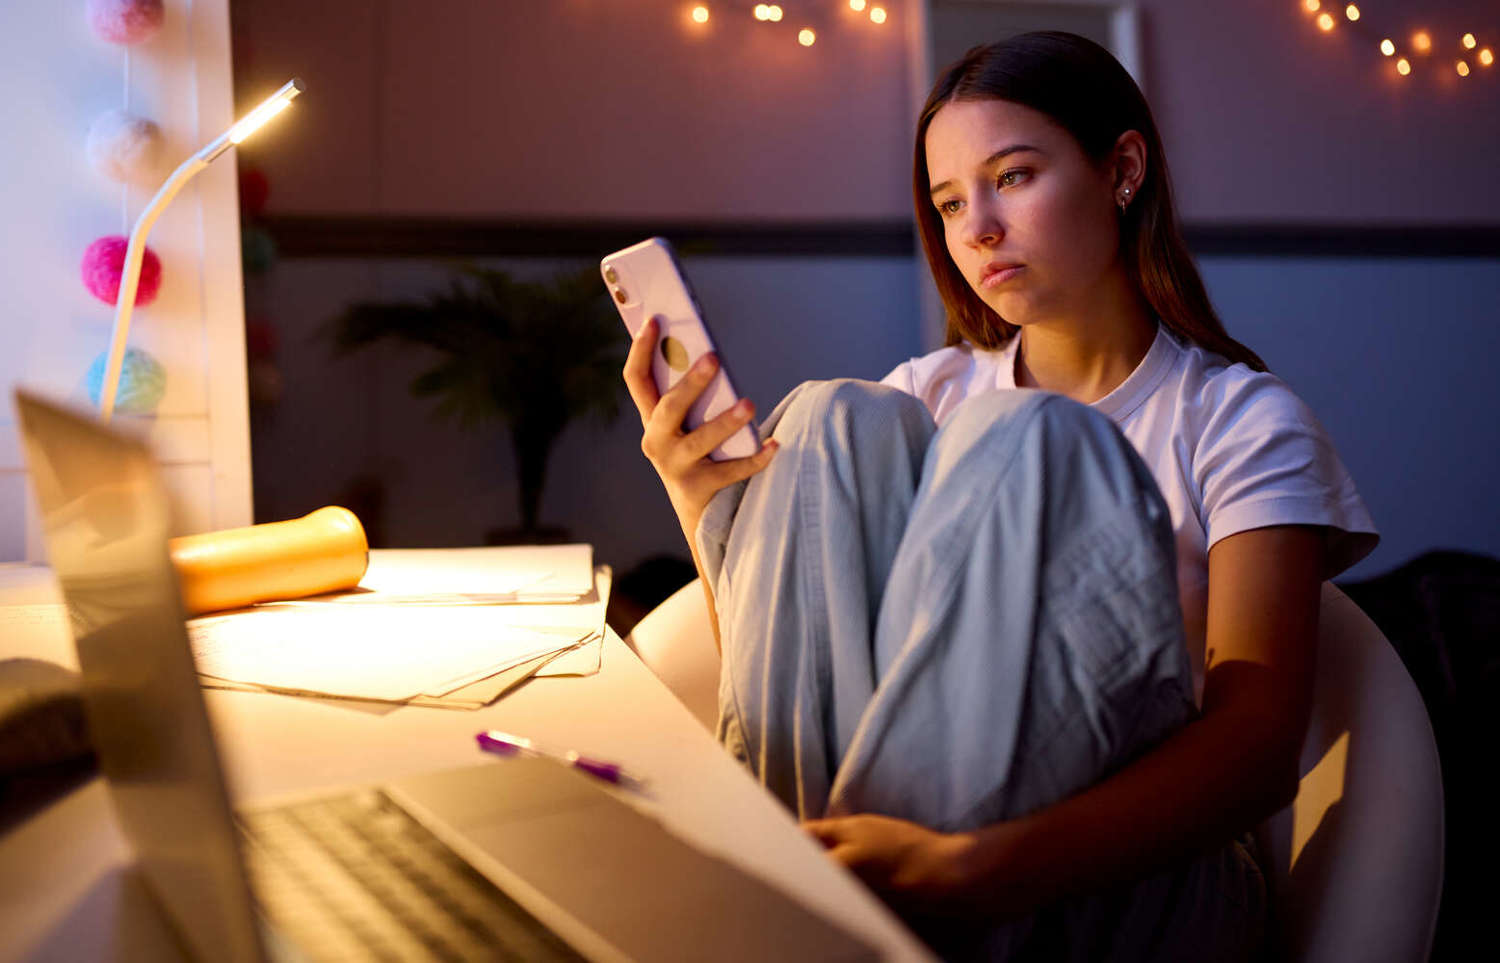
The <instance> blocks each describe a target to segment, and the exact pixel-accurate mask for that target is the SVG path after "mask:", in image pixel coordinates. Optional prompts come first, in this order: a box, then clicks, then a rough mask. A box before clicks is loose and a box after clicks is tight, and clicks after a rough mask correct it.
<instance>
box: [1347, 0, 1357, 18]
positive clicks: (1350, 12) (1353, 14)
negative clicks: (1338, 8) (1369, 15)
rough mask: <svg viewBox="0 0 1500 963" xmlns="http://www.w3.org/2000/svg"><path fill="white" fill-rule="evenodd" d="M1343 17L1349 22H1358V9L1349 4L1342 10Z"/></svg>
mask: <svg viewBox="0 0 1500 963" xmlns="http://www.w3.org/2000/svg"><path fill="white" fill-rule="evenodd" d="M1344 16H1346V17H1348V18H1349V19H1350V20H1358V19H1359V8H1358V7H1356V6H1355V5H1354V4H1352V3H1351V4H1349V6H1347V7H1345V8H1344Z"/></svg>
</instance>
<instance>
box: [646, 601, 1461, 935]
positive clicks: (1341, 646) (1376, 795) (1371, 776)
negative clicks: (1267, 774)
mask: <svg viewBox="0 0 1500 963" xmlns="http://www.w3.org/2000/svg"><path fill="white" fill-rule="evenodd" d="M1318 634H1319V640H1318V670H1317V680H1316V688H1315V693H1314V697H1313V698H1314V701H1313V713H1312V720H1311V723H1310V725H1309V726H1308V731H1307V738H1306V739H1305V741H1304V742H1303V745H1302V760H1301V768H1300V770H1299V771H1300V773H1301V784H1300V786H1299V788H1298V792H1297V798H1296V799H1295V800H1294V801H1293V802H1292V805H1290V806H1289V807H1287V808H1286V809H1284V810H1282V811H1281V812H1280V813H1277V814H1276V815H1275V816H1273V817H1272V818H1271V819H1269V820H1267V821H1266V823H1265V824H1263V825H1262V826H1261V827H1260V832H1259V837H1260V844H1261V849H1262V851H1263V853H1264V854H1265V855H1266V856H1267V857H1268V858H1269V860H1270V862H1271V866H1270V876H1271V879H1270V881H1269V882H1270V884H1271V886H1272V888H1273V892H1272V901H1273V907H1274V913H1275V915H1276V918H1277V919H1276V922H1277V926H1278V929H1279V931H1280V938H1281V941H1282V947H1281V955H1279V956H1278V958H1285V959H1291V960H1298V961H1301V963H1333V961H1345V960H1360V961H1375V963H1378V961H1391V963H1396V961H1401V963H1410V961H1417V960H1425V959H1426V958H1427V956H1428V954H1429V952H1430V950H1431V947H1432V937H1433V931H1434V928H1435V926H1436V924H1437V911H1438V901H1439V899H1440V897H1441V895H1442V880H1443V785H1442V772H1441V769H1440V767H1439V764H1438V754H1437V744H1436V742H1435V741H1434V739H1433V735H1432V726H1431V724H1430V723H1429V721H1428V718H1427V711H1426V708H1425V707H1424V706H1423V704H1422V697H1421V694H1420V693H1419V692H1418V691H1417V687H1416V685H1415V684H1414V683H1413V682H1412V680H1411V677H1410V676H1409V675H1407V673H1406V669H1405V667H1404V666H1402V664H1401V660H1400V658H1399V657H1398V656H1397V655H1396V652H1395V650H1394V649H1392V648H1391V645H1390V643H1389V642H1387V641H1386V639H1385V636H1384V635H1382V634H1381V632H1380V629H1379V628H1377V627H1376V625H1375V623H1373V622H1371V621H1370V619H1369V618H1368V617H1367V616H1366V615H1365V614H1364V612H1362V611H1361V610H1360V609H1359V607H1358V606H1357V605H1355V604H1354V602H1352V601H1351V600H1350V599H1349V598H1348V596H1346V595H1344V593H1343V592H1341V591H1339V590H1338V589H1337V588H1336V587H1334V586H1333V585H1331V584H1325V585H1324V586H1323V596H1322V603H1321V610H1320V613H1319V626H1318ZM625 643H626V645H628V646H630V647H631V648H632V649H633V650H635V652H636V654H637V655H639V656H640V658H641V660H642V661H643V662H645V663H646V665H647V666H648V667H650V669H651V670H652V671H653V672H655V673H656V675H657V676H658V677H660V678H661V680H662V681H663V682H664V683H665V684H666V686H667V688H669V689H671V690H672V692H673V693H674V694H676V696H677V697H678V699H680V700H681V701H682V702H683V704H684V705H686V706H687V707H688V709H689V711H691V712H692V713H693V715H694V716H695V717H697V718H698V720H699V721H700V722H702V723H703V725H704V726H706V727H707V728H709V729H710V730H712V729H713V728H714V726H715V724H716V722H717V716H718V702H717V694H718V678H719V653H718V647H717V646H716V645H715V644H714V639H713V630H712V628H711V627H710V626H709V624H708V607H707V605H706V604H705V602H704V599H703V589H702V587H701V586H700V584H699V583H698V582H697V581H694V582H691V583H689V584H688V585H686V586H684V587H683V588H682V589H681V590H679V591H678V592H677V593H676V594H674V595H673V596H672V597H671V598H669V599H667V600H666V601H665V602H663V603H662V604H661V605H659V606H658V607H657V608H655V609H653V610H652V611H651V613H650V614H648V615H647V616H646V617H645V618H643V619H642V620H641V621H640V622H639V623H637V624H636V626H635V630H634V631H633V632H631V634H630V637H629V638H627V639H626V640H625Z"/></svg>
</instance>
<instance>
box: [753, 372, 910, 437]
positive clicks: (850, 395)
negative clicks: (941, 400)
mask: <svg viewBox="0 0 1500 963" xmlns="http://www.w3.org/2000/svg"><path fill="white" fill-rule="evenodd" d="M772 417H773V420H774V425H773V426H772V427H773V429H774V432H775V434H776V436H777V437H778V438H781V437H783V436H784V435H786V434H787V433H804V432H814V433H818V434H822V433H827V432H830V431H833V432H835V433H838V434H845V433H847V432H850V431H855V432H858V431H861V430H864V429H870V430H874V429H884V430H889V429H890V427H891V426H892V425H920V424H921V423H922V422H926V423H927V424H928V425H930V424H931V420H932V416H931V415H930V414H929V413H928V411H927V407H926V406H925V405H924V404H922V402H921V401H919V400H918V399H917V398H915V397H914V396H912V395H909V394H907V393H906V392H904V391H901V390H899V389H897V388H892V387H891V386H890V385H883V384H880V383H878V382H875V381H861V380H858V379H855V378H835V379H832V380H829V381H808V382H804V383H803V384H800V385H798V386H797V387H796V388H794V389H792V392H791V394H789V395H787V396H786V398H785V400H783V401H782V403H781V404H780V405H779V406H778V407H777V410H776V412H775V413H774V414H773V416H772Z"/></svg>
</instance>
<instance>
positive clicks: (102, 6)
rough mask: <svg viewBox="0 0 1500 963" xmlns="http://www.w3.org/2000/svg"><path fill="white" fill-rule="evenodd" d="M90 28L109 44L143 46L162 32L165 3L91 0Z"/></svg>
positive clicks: (132, 0)
mask: <svg viewBox="0 0 1500 963" xmlns="http://www.w3.org/2000/svg"><path fill="white" fill-rule="evenodd" d="M88 17H89V26H90V27H93V28H94V33H96V34H98V35H99V36H100V37H101V38H103V39H104V40H108V41H109V42H110V43H124V44H131V43H140V42H141V41H143V40H146V39H147V38H149V37H150V36H151V35H152V34H154V33H156V31H158V30H160V29H161V24H162V21H163V20H165V19H166V11H165V10H164V9H163V8H162V0H89V6H88Z"/></svg>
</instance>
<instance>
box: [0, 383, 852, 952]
mask: <svg viewBox="0 0 1500 963" xmlns="http://www.w3.org/2000/svg"><path fill="white" fill-rule="evenodd" d="M17 404H18V407H19V411H20V416H21V418H20V421H21V430H22V436H23V438H24V441H25V446H26V451H27V460H28V465H29V468H30V472H31V476H32V480H33V484H34V486H35V491H36V495H37V501H38V504H39V506H40V508H41V510H42V525H43V536H44V539H45V543H46V547H47V553H48V556H49V561H50V562H51V564H52V566H53V569H54V571H55V573H56V575H57V578H58V581H59V583H60V585H61V588H62V592H63V597H64V600H65V602H66V603H67V607H68V612H69V618H70V621H71V623H72V628H73V635H74V639H75V643H76V645H77V649H78V660H79V665H80V669H81V673H82V678H83V692H84V700H85V707H86V710H87V715H88V719H89V728H90V732H91V734H92V737H93V741H94V747H95V751H96V753H97V755H98V757H99V761H100V767H101V769H102V771H103V773H104V777H105V779H106V781H107V784H108V788H109V793H110V797H111V802H112V804H113V806H114V809H115V813H116V817H117V821H118V824H119V827H120V829H121V831H122V834H123V835H124V836H125V838H126V839H127V841H128V842H129V844H130V845H131V846H132V847H133V848H134V850H135V853H136V856H137V859H138V862H139V865H140V869H141V871H142V875H143V876H144V877H145V879H146V880H147V882H148V883H149V885H150V888H151V890H152V891H153V893H154V894H155V896H156V897H158V901H159V902H160V904H161V906H162V908H163V909H164V910H165V912H166V915H167V916H168V917H169V918H170V920H171V921H172V923H173V925H174V927H175V928H176V929H177V931H178V933H179V934H180V935H181V937H182V939H183V942H184V944H185V945H186V946H187V947H188V948H190V950H191V951H192V953H193V954H194V955H196V956H198V957H199V958H203V959H215V960H219V959H233V960H262V959H267V958H290V959H333V960H358V959H400V960H421V959H450V960H451V959H522V960H552V959H557V960H576V959H594V960H619V959H639V960H669V959H681V960H689V959H715V960H766V959H777V958H795V959H826V960H866V959H875V958H877V955H876V953H875V952H874V950H873V949H872V948H871V947H869V946H868V945H866V944H865V943H863V942H862V941H860V940H858V939H856V938H855V937H853V936H851V935H850V934H848V933H847V932H845V931H844V930H842V929H841V928H839V927H837V926H835V925H833V924H832V923H831V922H829V921H827V920H825V919H823V918H821V917H819V916H817V915H815V914H813V913H812V912H810V911H809V910H807V909H806V908H804V907H802V906H800V905H799V904H797V903H795V902H794V901H792V900H791V899H789V898H788V897H786V896H785V895H784V894H782V893H781V892H780V891H779V890H776V889H774V888H773V887H771V886H768V885H766V884H765V883H763V882H761V881H760V880H758V879H756V878H754V877H752V876H749V875H747V874H745V873H743V872H741V871H739V870H738V869H736V868H735V867H734V866H732V865H731V864H729V863H727V862H725V861H723V860H721V859H718V858H716V857H712V856H709V855H707V854H705V853H703V852H701V851H699V850H697V849H696V848H694V847H692V846H690V845H688V844H687V843H685V842H684V841H682V840H681V839H679V838H677V837H676V836H674V835H673V834H672V833H670V832H668V831H667V830H666V829H665V828H664V827H662V826H661V825H660V824H659V823H658V822H656V821H655V820H654V819H651V818H649V817H647V816H645V815H642V814H641V813H639V812H637V811H636V809H635V808H633V807H632V806H630V805H629V804H627V803H626V802H624V801H622V800H621V799H620V798H618V797H617V796H615V795H613V794H612V793H611V791H609V790H606V789H604V788H603V787H602V786H601V785H599V784H598V783H596V782H594V781H592V780H590V779H589V778H588V777H587V776H584V775H581V774H579V773H578V772H576V771H575V770H572V769H568V768H565V767H562V766H559V765H557V764H555V763H552V762H550V761H548V760H545V759H517V760H505V761H496V762H493V763H488V764H484V765H480V766H473V767H465V768H461V769H453V770H446V771H440V772H434V773H429V774H425V775H419V776H415V777H410V778H402V779H397V780H393V781H391V782H389V783H386V784H383V785H379V786H363V787H350V788H348V789H345V790H342V791H335V792H331V793H326V794H323V795H319V796H317V797H309V798H306V799H299V800H296V801H290V802H287V801H283V802H280V803H272V804H253V803H251V804H241V805H238V806H237V807H236V806H232V805H231V800H230V797H229V792H228V790H227V787H226V781H225V778H224V773H223V769H222V766H221V763H220V759H219V754H218V749H217V746H216V745H215V743H214V737H213V732H212V730H211V728H210V725H209V721H208V716H207V713H206V711H205V707H204V702H203V696H202V693H201V691H200V689H199V686H198V680H197V675H196V672H195V669H194V665H193V661H192V657H191V654H190V650H189V647H188V639H187V635H186V632H185V629H184V617H183V611H182V607H181V602H180V598H179V595H178V588H177V583H176V580H175V575H174V573H173V571H172V568H171V563H170V561H169V559H168V555H167V543H166V539H167V533H168V526H169V522H168V519H169V517H170V514H171V506H170V502H169V500H168V498H167V496H166V494H165V491H164V489H163V487H162V484H161V480H160V478H159V475H158V472H157V469H156V467H155V465H154V464H153V462H152V460H151V458H150V456H149V452H148V451H147V449H146V448H145V446H144V445H142V444H141V443H140V442H137V441H134V440H131V439H128V438H126V437H124V436H122V435H120V434H118V433H116V432H113V431H110V430H107V429H105V428H103V427H101V426H100V425H98V424H97V423H95V422H94V421H93V420H92V419H90V418H88V417H86V416H81V415H77V414H73V413H70V412H68V411H66V410H65V409H61V408H58V407H56V406H54V405H51V404H49V403H46V402H43V401H41V400H39V399H36V398H34V397H30V396H28V395H26V394H24V393H18V394H17Z"/></svg>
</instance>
